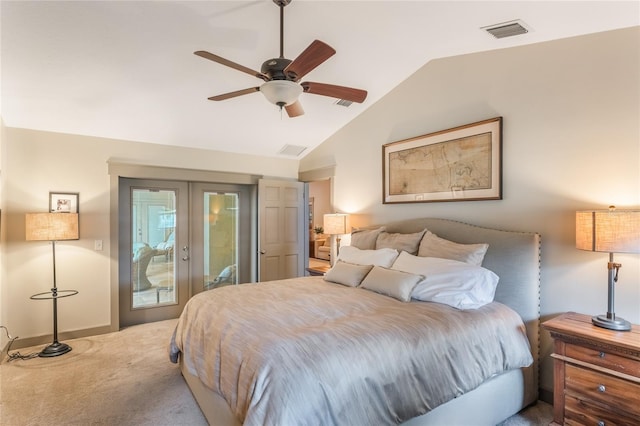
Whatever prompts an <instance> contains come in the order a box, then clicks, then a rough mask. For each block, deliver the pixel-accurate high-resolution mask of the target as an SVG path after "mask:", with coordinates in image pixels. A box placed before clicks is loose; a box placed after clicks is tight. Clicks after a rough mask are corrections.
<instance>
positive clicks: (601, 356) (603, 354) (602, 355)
mask: <svg viewBox="0 0 640 426" xmlns="http://www.w3.org/2000/svg"><path fill="white" fill-rule="evenodd" d="M605 355H606V354H605V353H604V352H600V353H599V354H598V356H599V357H600V358H604V356H605Z"/></svg>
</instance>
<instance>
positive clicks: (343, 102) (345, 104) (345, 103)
mask: <svg viewBox="0 0 640 426" xmlns="http://www.w3.org/2000/svg"><path fill="white" fill-rule="evenodd" d="M352 103H353V102H351V101H347V100H346V99H338V100H337V101H336V105H340V106H343V107H350V106H351V104H352Z"/></svg>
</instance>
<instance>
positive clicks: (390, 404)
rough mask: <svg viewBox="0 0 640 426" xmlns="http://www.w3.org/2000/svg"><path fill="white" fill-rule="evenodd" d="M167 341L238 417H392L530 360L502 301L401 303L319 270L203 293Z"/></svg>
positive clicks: (298, 420)
mask: <svg viewBox="0 0 640 426" xmlns="http://www.w3.org/2000/svg"><path fill="white" fill-rule="evenodd" d="M169 351H170V357H171V360H172V361H173V362H177V359H178V355H180V356H182V357H183V362H184V363H185V366H186V368H187V369H188V371H189V372H191V373H192V374H195V375H196V376H198V377H199V378H200V380H201V381H202V382H203V383H204V384H205V385H206V386H207V387H209V388H211V389H212V390H213V391H215V392H217V393H219V394H220V395H222V396H223V397H224V399H226V401H227V402H228V403H229V406H230V407H231V410H232V411H233V412H234V413H235V415H236V417H237V418H238V419H239V420H240V421H241V422H242V423H244V424H246V425H332V424H335V425H349V426H353V425H372V424H376V425H382V424H397V423H400V422H402V421H405V420H408V419H410V418H412V417H415V416H418V415H421V414H424V413H426V412H427V411H429V410H432V409H433V408H435V407H437V406H438V405H440V404H442V403H445V402H447V401H448V400H450V399H452V398H455V397H456V396H459V395H462V394H463V393H465V392H467V391H470V390H472V389H474V388H475V387H477V386H478V385H480V384H481V383H482V382H483V381H484V380H486V379H487V378H489V377H491V376H493V375H495V374H498V373H500V372H502V371H504V370H509V369H513V368H520V367H525V366H528V365H529V364H531V362H532V357H531V354H530V350H529V344H528V341H527V338H526V335H525V333H524V325H523V324H522V321H521V319H520V317H519V316H518V314H517V313H515V312H514V311H513V310H511V309H510V308H508V307H506V306H504V305H502V304H499V303H495V302H494V303H491V304H489V305H486V306H484V307H482V308H480V309H478V310H470V311H459V310H456V309H454V308H451V307H448V306H446V305H440V304H437V303H428V302H417V301H412V302H409V303H403V302H400V301H397V300H395V299H393V298H390V297H387V296H383V295H380V294H377V293H373V292H370V291H368V290H364V289H359V288H351V287H345V286H341V285H338V284H332V283H328V282H325V281H324V280H323V279H322V277H304V278H295V279H289V280H283V281H272V282H265V283H260V284H243V285H239V286H229V287H222V288H218V289H215V290H211V291H207V292H204V293H200V294H198V295H197V296H195V297H193V298H192V299H191V300H190V301H189V302H188V303H187V306H186V307H185V309H184V312H183V313H182V316H181V317H180V319H179V322H178V324H177V327H176V330H175V332H174V335H173V337H172V339H171V343H170V349H169Z"/></svg>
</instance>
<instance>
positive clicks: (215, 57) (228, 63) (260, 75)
mask: <svg viewBox="0 0 640 426" xmlns="http://www.w3.org/2000/svg"><path fill="white" fill-rule="evenodd" d="M193 54H194V55H198V56H200V57H201V58H205V59H209V60H210V61H213V62H217V63H219V64H221V65H225V66H227V67H230V68H233V69H234V70H238V71H242V72H245V73H247V74H250V75H252V76H254V77H258V78H259V79H262V80H264V81H269V77H268V76H267V75H266V74H263V73H261V72H259V71H255V70H252V69H251V68H247V67H245V66H243V65H240V64H236V63H235V62H233V61H230V60H228V59H225V58H223V57H221V56H218V55H214V54H213V53H209V52H206V51H204V50H198V51H197V52H193Z"/></svg>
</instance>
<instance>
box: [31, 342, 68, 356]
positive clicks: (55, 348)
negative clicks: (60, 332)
mask: <svg viewBox="0 0 640 426" xmlns="http://www.w3.org/2000/svg"><path fill="white" fill-rule="evenodd" d="M70 350H71V346H69V345H67V344H66V343H59V342H54V343H52V344H50V345H49V346H47V347H46V348H44V349H43V350H42V352H40V354H39V355H38V356H40V357H43V358H49V357H54V356H59V355H64V354H66V353H67V352H69V351H70Z"/></svg>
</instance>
